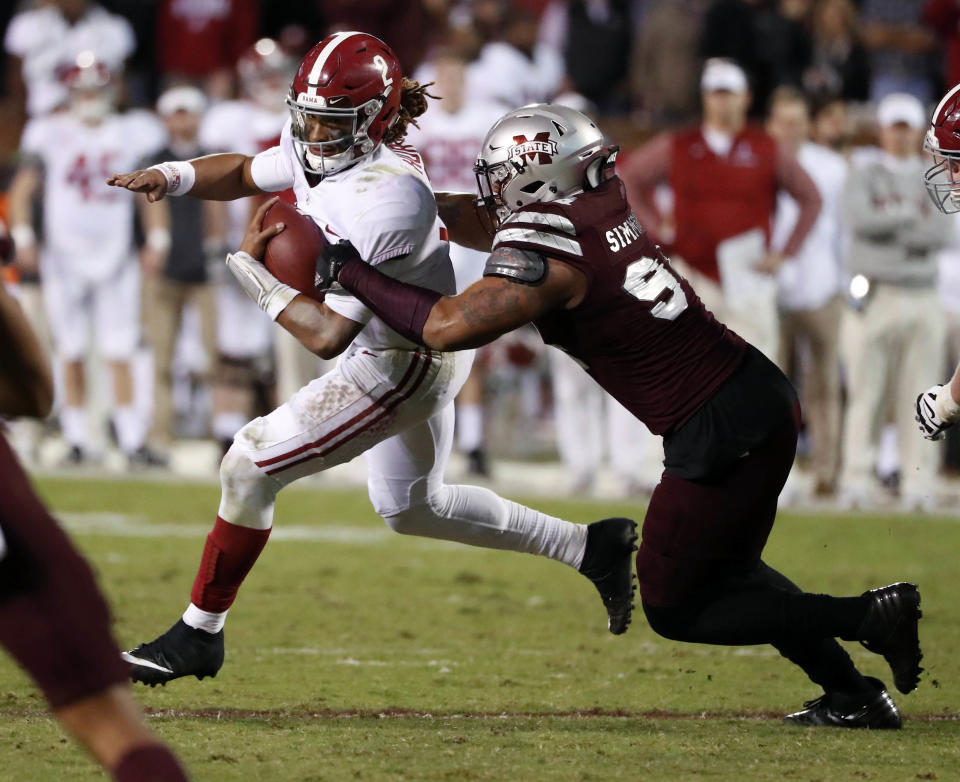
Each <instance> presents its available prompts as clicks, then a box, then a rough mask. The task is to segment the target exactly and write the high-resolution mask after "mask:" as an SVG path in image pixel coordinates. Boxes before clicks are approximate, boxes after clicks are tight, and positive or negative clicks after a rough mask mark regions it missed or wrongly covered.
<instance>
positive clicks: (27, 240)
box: [10, 223, 37, 249]
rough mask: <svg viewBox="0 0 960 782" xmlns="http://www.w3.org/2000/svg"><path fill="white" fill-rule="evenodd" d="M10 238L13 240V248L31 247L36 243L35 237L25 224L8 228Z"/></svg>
mask: <svg viewBox="0 0 960 782" xmlns="http://www.w3.org/2000/svg"><path fill="white" fill-rule="evenodd" d="M10 238H11V239H13V244H14V247H18V248H21V249H26V248H27V247H33V246H34V245H35V244H36V243H37V235H36V234H35V233H34V231H33V228H32V227H31V226H29V225H27V224H26V223H20V224H19V225H12V226H10Z"/></svg>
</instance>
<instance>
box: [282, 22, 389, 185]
mask: <svg viewBox="0 0 960 782" xmlns="http://www.w3.org/2000/svg"><path fill="white" fill-rule="evenodd" d="M402 82H403V73H402V71H401V70H400V63H399V61H398V60H397V57H396V55H395V54H394V53H393V51H392V50H391V49H390V47H389V46H387V45H386V44H385V43H384V42H383V41H381V40H380V39H379V38H376V37H375V36H372V35H368V34H367V33H360V32H345V33H334V34H333V35H330V36H327V37H326V38H324V39H323V40H322V41H320V43H318V44H317V45H316V46H314V47H313V48H312V49H311V50H310V51H309V52H307V55H306V56H305V57H304V58H303V60H302V61H301V63H300V67H299V68H298V69H297V73H296V75H295V76H294V78H293V84H292V85H291V87H290V93H289V95H288V96H287V106H288V107H289V108H290V113H291V115H292V117H293V127H292V131H293V144H294V147H295V148H296V150H297V157H298V158H299V160H300V164H301V165H302V166H303V168H304V170H306V171H307V172H309V173H311V174H316V175H318V176H321V177H323V176H329V175H331V174H334V173H336V172H338V171H342V170H343V169H345V168H347V167H348V166H351V165H353V164H354V163H356V162H357V161H358V160H362V159H363V158H365V157H367V156H368V155H370V154H371V153H373V151H374V150H376V149H377V147H378V146H380V143H381V142H382V141H383V137H384V136H385V135H386V133H387V131H388V130H389V129H390V126H391V125H393V123H394V122H396V121H397V118H398V117H399V116H400V114H399V110H400V94H401V90H402V87H403V84H402Z"/></svg>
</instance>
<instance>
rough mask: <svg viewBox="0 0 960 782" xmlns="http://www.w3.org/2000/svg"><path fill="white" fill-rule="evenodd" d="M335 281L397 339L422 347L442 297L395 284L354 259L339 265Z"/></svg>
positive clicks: (407, 285) (411, 286) (394, 281)
mask: <svg viewBox="0 0 960 782" xmlns="http://www.w3.org/2000/svg"><path fill="white" fill-rule="evenodd" d="M337 281H338V282H339V283H340V284H341V285H342V286H343V287H344V288H346V289H347V290H348V291H350V293H352V294H353V295H354V296H356V297H357V298H358V299H360V301H362V302H363V303H364V304H365V305H367V306H368V307H369V308H370V309H371V310H372V311H373V313H374V315H376V316H377V317H378V318H380V320H382V321H383V322H384V323H386V324H387V325H388V326H389V327H390V328H392V329H393V330H394V331H396V332H397V334H399V335H400V336H401V337H406V338H407V339H409V340H410V341H411V342H416V343H417V344H418V345H423V344H424V343H423V327H424V325H426V322H427V318H428V317H429V316H430V310H432V309H433V305H434V304H436V303H437V302H438V301H439V300H440V299H442V298H443V294H442V293H437V292H436V291H432V290H429V289H428V288H420V287H419V286H417V285H411V284H410V283H408V282H401V281H400V280H395V279H393V278H392V277H388V276H387V275H386V274H383V273H382V272H380V271H377V270H376V269H375V268H373V267H372V266H370V264H367V263H364V262H363V261H360V260H357V259H356V258H354V259H351V260H349V261H347V262H346V263H345V264H344V265H343V268H342V269H340V275H339V276H338V277H337Z"/></svg>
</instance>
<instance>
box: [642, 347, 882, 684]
mask: <svg viewBox="0 0 960 782" xmlns="http://www.w3.org/2000/svg"><path fill="white" fill-rule="evenodd" d="M799 413H800V411H799V405H798V404H797V401H796V394H795V392H794V390H793V388H792V386H790V384H789V381H787V379H786V378H785V377H784V376H783V374H782V373H781V372H780V371H779V370H778V369H777V368H776V367H775V366H774V365H773V364H772V363H771V362H770V361H768V360H767V359H766V358H764V357H763V356H762V355H760V354H759V353H758V352H757V351H755V350H754V349H752V348H751V349H750V350H749V351H748V354H747V357H746V358H745V360H744V363H743V365H742V366H741V368H740V369H739V370H738V372H737V373H736V374H735V375H734V376H733V377H732V378H731V379H730V380H728V381H727V383H726V384H724V386H722V387H721V389H720V390H719V391H718V392H717V394H716V395H715V397H714V398H713V399H711V400H710V401H709V402H708V403H707V405H705V406H704V408H703V409H702V410H701V411H699V412H698V413H697V415H696V416H695V417H694V418H693V419H691V420H690V422H688V424H685V426H684V428H682V429H681V430H679V431H678V432H677V433H676V434H675V435H673V436H672V437H668V438H667V439H666V440H665V454H666V471H665V473H664V475H663V477H662V479H661V482H660V485H659V486H658V487H657V489H656V490H655V491H654V493H653V497H652V498H651V500H650V507H649V509H648V510H647V516H646V519H645V521H644V524H643V536H642V542H641V544H640V550H639V551H638V552H637V575H638V578H639V582H640V596H641V599H642V601H643V608H644V612H645V613H646V615H647V620H648V621H649V623H650V626H651V627H652V628H653V629H654V630H655V631H656V632H657V633H659V634H660V635H662V636H665V637H667V638H671V639H673V640H679V641H688V642H691V643H708V644H724V645H737V646H739V645H748V644H767V643H768V644H772V645H773V646H775V647H776V648H777V649H778V650H779V651H780V653H781V654H783V655H784V656H785V657H786V658H788V659H789V660H791V661H792V662H794V663H796V664H797V665H799V666H800V667H801V668H803V670H804V671H805V672H806V673H807V675H808V676H809V677H810V678H811V679H812V680H813V681H814V682H816V683H818V684H820V685H821V686H823V687H824V689H825V690H827V691H828V692H831V691H839V692H857V691H862V690H869V689H870V685H868V684H867V683H866V682H865V681H864V679H863V677H862V676H861V675H860V673H859V672H858V671H857V670H856V668H855V667H854V665H853V663H852V661H851V660H850V657H849V655H847V653H846V652H845V651H844V650H843V648H842V647H841V646H840V645H839V644H838V643H837V642H836V641H835V640H834V639H835V638H837V637H840V638H845V639H849V640H855V639H856V638H857V634H858V631H859V628H860V626H861V623H862V622H863V620H864V617H865V616H866V610H867V602H866V601H865V600H864V599H863V598H861V597H842V598H838V597H832V596H830V595H821V594H812V593H807V592H803V591H802V590H801V589H800V588H799V587H798V586H796V585H795V584H794V583H793V582H792V581H790V580H789V579H788V578H787V577H786V576H783V575H782V574H780V573H778V572H777V571H775V570H774V569H773V568H770V567H769V566H767V565H766V564H765V563H764V562H762V561H761V554H762V552H763V548H764V546H765V545H766V542H767V538H768V536H769V535H770V531H771V529H772V527H773V522H774V519H775V517H776V512H777V498H778V496H779V494H780V491H781V489H782V488H783V485H784V483H785V482H786V479H787V475H788V474H789V472H790V469H791V467H792V465H793V460H794V455H795V451H796V444H797V433H798V430H799V419H800V415H799Z"/></svg>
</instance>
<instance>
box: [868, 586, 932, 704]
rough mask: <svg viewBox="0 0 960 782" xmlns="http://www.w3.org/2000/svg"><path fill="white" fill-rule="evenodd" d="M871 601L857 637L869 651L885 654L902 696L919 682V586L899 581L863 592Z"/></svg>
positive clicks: (920, 658) (913, 688)
mask: <svg viewBox="0 0 960 782" xmlns="http://www.w3.org/2000/svg"><path fill="white" fill-rule="evenodd" d="M863 596H864V597H867V598H870V600H871V603H870V608H869V610H868V611H867V617H866V619H864V620H863V624H862V625H861V626H860V631H859V632H858V633H857V636H858V638H859V640H860V643H862V644H863V645H864V646H865V647H866V648H867V649H869V650H870V651H871V652H874V653H875V654H882V655H883V657H884V659H885V660H886V661H887V664H888V665H889V666H890V670H891V671H893V683H894V684H895V685H896V687H897V689H898V690H900V692H902V693H908V692H912V691H913V690H915V689H916V688H917V685H918V684H919V683H920V672H921V671H922V670H923V668H921V667H920V661H921V660H922V659H923V652H922V651H920V637H919V635H918V632H917V623H918V622H919V620H920V617H921V616H923V613H922V612H921V611H920V591H919V590H918V589H917V585H916V584H908V583H906V582H900V583H898V584H891V585H890V586H885V587H881V588H880V589H871V590H869V591H868V592H864V593H863Z"/></svg>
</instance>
